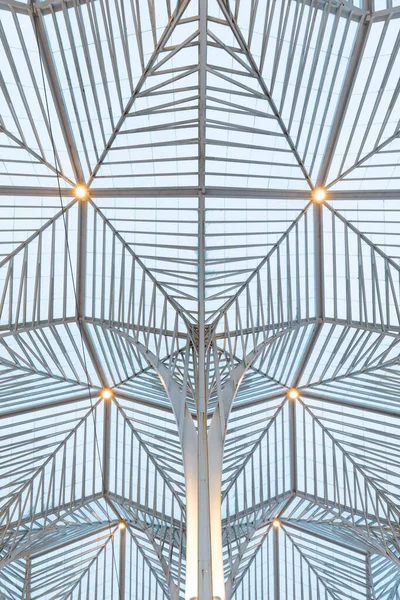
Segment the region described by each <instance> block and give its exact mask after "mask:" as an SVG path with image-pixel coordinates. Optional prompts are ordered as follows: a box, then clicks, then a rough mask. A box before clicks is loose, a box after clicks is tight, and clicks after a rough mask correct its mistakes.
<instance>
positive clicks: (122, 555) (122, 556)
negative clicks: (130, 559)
mask: <svg viewBox="0 0 400 600" xmlns="http://www.w3.org/2000/svg"><path fill="white" fill-rule="evenodd" d="M125 566H126V529H120V530H119V600H125Z"/></svg>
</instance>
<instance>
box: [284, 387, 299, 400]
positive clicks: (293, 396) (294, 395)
mask: <svg viewBox="0 0 400 600" xmlns="http://www.w3.org/2000/svg"><path fill="white" fill-rule="evenodd" d="M287 395H288V398H290V399H291V400H297V398H298V397H299V395H300V394H299V390H296V388H290V390H289V391H288V393H287Z"/></svg>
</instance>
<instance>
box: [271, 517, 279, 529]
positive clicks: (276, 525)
mask: <svg viewBox="0 0 400 600" xmlns="http://www.w3.org/2000/svg"><path fill="white" fill-rule="evenodd" d="M272 525H273V526H274V527H275V528H278V527H280V526H281V522H280V520H279V519H274V520H273V521H272Z"/></svg>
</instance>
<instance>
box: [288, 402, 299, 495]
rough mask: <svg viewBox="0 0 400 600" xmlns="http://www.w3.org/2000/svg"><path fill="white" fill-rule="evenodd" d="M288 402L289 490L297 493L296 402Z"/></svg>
mask: <svg viewBox="0 0 400 600" xmlns="http://www.w3.org/2000/svg"><path fill="white" fill-rule="evenodd" d="M288 402H289V447H290V489H291V492H292V494H296V492H297V432H296V400H290V399H288Z"/></svg>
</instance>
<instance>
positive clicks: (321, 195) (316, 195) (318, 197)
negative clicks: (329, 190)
mask: <svg viewBox="0 0 400 600" xmlns="http://www.w3.org/2000/svg"><path fill="white" fill-rule="evenodd" d="M312 197H313V200H314V202H323V201H324V200H325V199H326V189H325V188H322V187H320V188H315V190H313V193H312Z"/></svg>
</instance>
